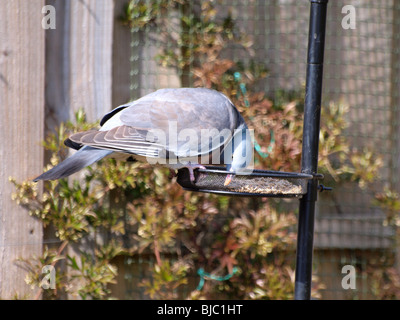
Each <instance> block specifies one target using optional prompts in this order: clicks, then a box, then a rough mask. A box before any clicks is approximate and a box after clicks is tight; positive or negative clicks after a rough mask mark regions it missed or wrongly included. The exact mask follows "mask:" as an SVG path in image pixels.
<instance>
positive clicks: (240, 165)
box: [224, 123, 254, 186]
mask: <svg viewBox="0 0 400 320" xmlns="http://www.w3.org/2000/svg"><path fill="white" fill-rule="evenodd" d="M253 138H254V135H253V132H252V131H251V130H249V129H248V127H247V125H246V124H245V123H243V125H242V126H240V127H239V128H238V129H237V130H236V131H235V133H234V136H233V138H232V140H231V146H232V147H231V150H232V153H231V154H232V159H231V161H230V162H229V161H228V162H227V164H226V170H227V171H229V172H232V174H228V175H227V176H226V179H225V183H224V185H225V186H227V185H228V184H229V183H230V182H231V181H232V178H233V176H234V174H236V173H242V174H246V173H249V172H251V170H252V168H253V165H254V144H253Z"/></svg>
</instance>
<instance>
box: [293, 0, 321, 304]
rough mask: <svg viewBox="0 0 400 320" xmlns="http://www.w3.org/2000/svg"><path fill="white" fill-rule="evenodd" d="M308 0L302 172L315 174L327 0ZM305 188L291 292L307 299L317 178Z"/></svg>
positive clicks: (309, 295) (297, 297)
mask: <svg viewBox="0 0 400 320" xmlns="http://www.w3.org/2000/svg"><path fill="white" fill-rule="evenodd" d="M310 2H311V9H310V27H309V36H308V55H307V77H306V96H305V105H304V127H303V147H302V159H301V171H302V172H303V173H308V174H316V173H317V171H318V142H319V131H320V118H321V94H322V74H323V61H324V44H325V26H326V11H327V4H328V0H310ZM307 188H308V189H307V194H305V195H304V196H303V198H302V199H301V200H300V208H299V221H298V233H297V252H296V279H295V292H294V298H295V299H296V300H308V299H310V298H311V275H312V259H313V247H314V217H315V202H316V201H317V192H318V180H317V179H313V180H310V181H309V183H308V187H307Z"/></svg>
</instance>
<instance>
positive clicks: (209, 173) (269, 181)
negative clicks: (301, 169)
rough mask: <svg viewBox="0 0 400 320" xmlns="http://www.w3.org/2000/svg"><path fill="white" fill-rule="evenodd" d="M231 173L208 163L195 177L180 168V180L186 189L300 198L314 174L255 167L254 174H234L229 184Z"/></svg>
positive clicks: (227, 193) (251, 195)
mask: <svg viewBox="0 0 400 320" xmlns="http://www.w3.org/2000/svg"><path fill="white" fill-rule="evenodd" d="M228 174H231V172H229V171H226V170H225V168H224V167H215V166H207V167H206V169H197V170H195V171H194V176H195V180H194V181H193V182H192V181H191V180H190V175H189V170H187V169H186V168H183V169H180V170H178V177H177V182H178V183H179V184H180V185H181V187H182V188H183V189H184V190H188V191H199V192H207V193H215V194H220V195H228V196H246V197H277V198H292V197H296V198H300V197H301V196H303V195H304V194H306V193H307V181H308V180H310V179H313V176H312V175H310V174H305V173H293V172H282V171H270V170H267V171H266V170H253V171H252V173H251V174H246V175H241V174H236V175H234V176H233V178H232V181H231V182H230V183H229V184H228V185H227V186H225V185H224V183H225V180H226V177H227V175H228Z"/></svg>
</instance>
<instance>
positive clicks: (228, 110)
mask: <svg viewBox="0 0 400 320" xmlns="http://www.w3.org/2000/svg"><path fill="white" fill-rule="evenodd" d="M114 110H115V109H114ZM112 115H113V116H112V117H110V118H109V119H107V121H105V122H104V125H103V127H102V128H101V129H100V131H95V132H93V131H91V132H84V133H78V134H75V135H73V136H71V137H70V139H71V140H72V141H74V142H76V143H81V144H83V145H90V146H93V147H98V148H105V149H110V150H115V151H122V152H127V153H133V154H138V155H144V156H149V157H158V156H160V154H162V153H164V154H165V153H166V152H172V153H174V154H175V155H177V156H178V157H185V156H190V157H191V156H197V155H200V154H204V153H210V152H212V151H213V150H214V149H216V148H220V147H221V146H222V145H224V144H225V143H226V142H227V141H229V140H230V139H231V137H232V134H233V132H234V130H235V129H236V128H237V127H238V126H239V125H240V123H241V120H242V118H241V116H240V115H239V112H238V111H237V110H236V108H235V107H234V106H233V104H232V103H231V102H230V100H229V99H228V98H227V97H226V96H224V95H223V94H221V93H219V92H217V91H214V90H210V89H203V88H180V89H161V90H158V91H156V92H153V93H151V94H149V95H146V96H144V97H142V98H140V99H138V100H136V101H134V102H132V103H131V104H129V106H128V107H125V108H121V110H118V111H116V112H115V113H113V114H112Z"/></svg>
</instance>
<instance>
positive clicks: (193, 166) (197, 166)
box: [185, 162, 206, 182]
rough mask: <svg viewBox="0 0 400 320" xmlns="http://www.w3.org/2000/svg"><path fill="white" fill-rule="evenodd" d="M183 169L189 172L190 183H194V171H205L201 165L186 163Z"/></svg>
mask: <svg viewBox="0 0 400 320" xmlns="http://www.w3.org/2000/svg"><path fill="white" fill-rule="evenodd" d="M185 168H188V170H189V177H190V181H191V182H194V180H195V177H194V169H206V167H205V166H203V165H201V164H198V163H197V164H192V163H190V162H189V163H188V164H187V165H186V166H185Z"/></svg>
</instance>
